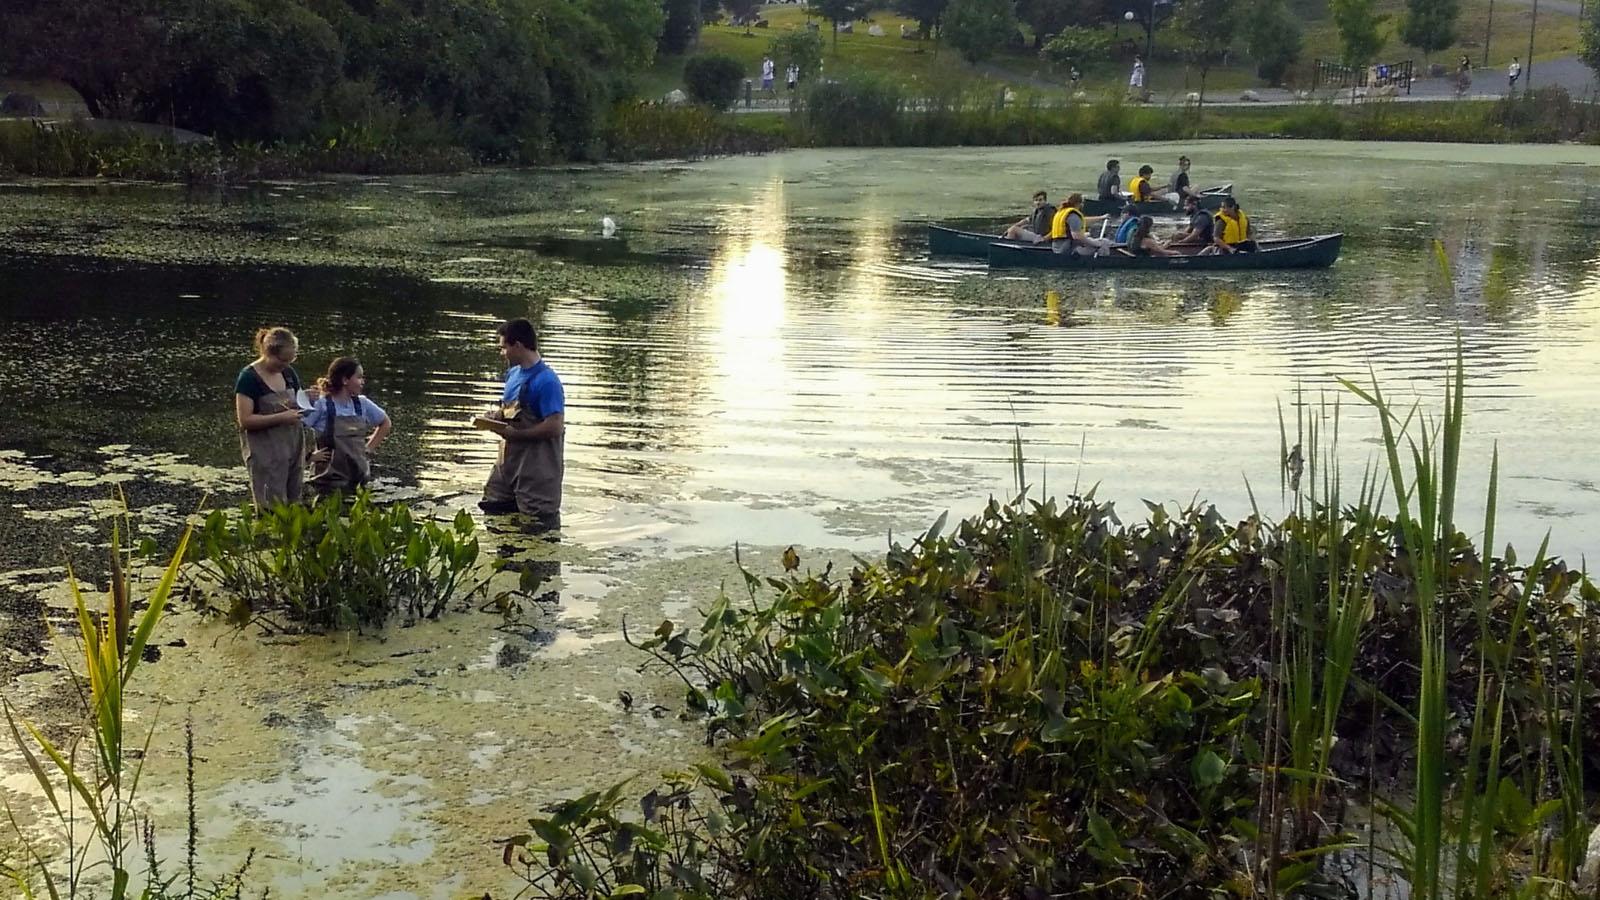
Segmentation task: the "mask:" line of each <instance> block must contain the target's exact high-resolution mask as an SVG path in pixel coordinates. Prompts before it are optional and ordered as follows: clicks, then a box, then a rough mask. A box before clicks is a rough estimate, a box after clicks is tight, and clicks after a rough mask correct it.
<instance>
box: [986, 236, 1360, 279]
mask: <svg viewBox="0 0 1600 900" xmlns="http://www.w3.org/2000/svg"><path fill="white" fill-rule="evenodd" d="M1343 242H1344V235H1342V234H1320V235H1316V236H1314V237H1301V238H1276V239H1272V240H1264V241H1257V242H1256V248H1257V249H1256V250H1254V251H1253V252H1250V253H1218V254H1207V255H1200V254H1198V253H1196V254H1185V255H1183V256H1129V255H1127V254H1126V253H1122V252H1120V251H1113V252H1112V253H1110V254H1108V255H1106V256H1079V255H1078V254H1076V253H1056V252H1054V251H1053V250H1051V249H1050V247H1049V246H1048V245H1044V244H1039V245H1033V244H1027V245H1024V244H1018V243H1016V242H1014V241H993V242H991V243H990V244H989V268H991V269H1002V268H1007V269H1009V268H1021V269H1080V270H1093V271H1109V270H1121V269H1128V270H1136V271H1146V270H1152V269H1153V270H1171V271H1179V272H1183V271H1190V272H1216V271H1234V270H1238V269H1326V268H1327V267H1329V266H1331V265H1333V263H1334V261H1335V260H1337V259H1338V258H1339V247H1340V245H1341V244H1342V243H1343Z"/></svg>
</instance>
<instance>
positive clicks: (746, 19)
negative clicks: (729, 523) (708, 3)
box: [722, 0, 761, 34]
mask: <svg viewBox="0 0 1600 900" xmlns="http://www.w3.org/2000/svg"><path fill="white" fill-rule="evenodd" d="M722 8H723V9H726V10H727V11H728V15H730V16H732V17H733V20H734V22H742V23H744V33H745V34H749V33H750V20H751V19H753V18H755V15H756V10H758V9H760V8H761V0H722Z"/></svg>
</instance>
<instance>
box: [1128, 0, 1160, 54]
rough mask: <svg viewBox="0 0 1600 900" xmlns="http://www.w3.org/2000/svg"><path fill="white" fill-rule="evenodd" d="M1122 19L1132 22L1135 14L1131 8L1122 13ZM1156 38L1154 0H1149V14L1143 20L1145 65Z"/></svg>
mask: <svg viewBox="0 0 1600 900" xmlns="http://www.w3.org/2000/svg"><path fill="white" fill-rule="evenodd" d="M1122 18H1123V21H1126V22H1132V21H1133V20H1134V19H1135V18H1137V16H1135V15H1134V12H1133V10H1131V9H1130V10H1128V11H1127V12H1125V13H1123V14H1122ZM1155 38H1156V0H1150V16H1149V18H1147V19H1145V20H1144V58H1145V65H1149V64H1150V63H1149V60H1150V51H1151V49H1152V48H1153V47H1154V46H1155Z"/></svg>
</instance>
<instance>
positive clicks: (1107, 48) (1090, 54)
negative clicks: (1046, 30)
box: [1039, 27, 1111, 66]
mask: <svg viewBox="0 0 1600 900" xmlns="http://www.w3.org/2000/svg"><path fill="white" fill-rule="evenodd" d="M1110 53H1111V35H1109V34H1106V32H1105V31H1104V30H1102V29H1099V28H1077V27H1068V28H1063V29H1061V31H1060V33H1058V34H1057V35H1056V36H1055V37H1053V38H1051V39H1050V40H1049V42H1048V43H1046V44H1045V45H1044V47H1043V49H1041V50H1040V51H1039V55H1040V56H1043V57H1044V58H1045V59H1047V60H1049V61H1050V62H1052V63H1055V64H1056V65H1058V66H1082V65H1085V64H1087V63H1090V62H1098V61H1099V60H1102V59H1105V58H1106V57H1107V56H1108V55H1109V54H1110Z"/></svg>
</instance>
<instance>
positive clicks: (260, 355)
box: [233, 327, 318, 512]
mask: <svg viewBox="0 0 1600 900" xmlns="http://www.w3.org/2000/svg"><path fill="white" fill-rule="evenodd" d="M255 346H256V358H255V361H254V362H252V363H250V365H248V366H245V367H244V368H243V369H241V370H239V378H238V380H237V381H235V382H234V385H233V412H234V418H235V419H236V420H237V421H238V423H239V448H240V451H241V452H242V453H243V454H244V465H245V469H246V470H248V471H249V473H250V497H251V499H252V500H254V501H255V504H256V511H257V512H264V511H266V510H267V508H268V507H271V506H273V505H274V504H278V503H293V502H295V501H297V500H299V499H300V491H301V487H302V485H303V480H304V478H305V469H304V467H305V428H304V426H303V425H301V423H300V416H301V410H300V408H299V406H298V405H297V404H296V403H295V395H296V394H297V393H298V392H299V391H300V389H301V385H300V375H299V373H297V372H296V371H295V370H294V366H293V365H292V363H293V362H294V361H295V357H296V356H298V355H299V352H300V342H299V341H298V340H296V339H295V336H294V332H292V331H290V330H289V329H287V328H282V327H278V328H263V329H261V330H260V331H258V332H256V342H255ZM306 393H307V394H308V395H312V400H313V402H315V399H316V396H315V395H316V394H317V393H318V392H317V389H316V388H311V389H310V390H308V391H307V392H306Z"/></svg>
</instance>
